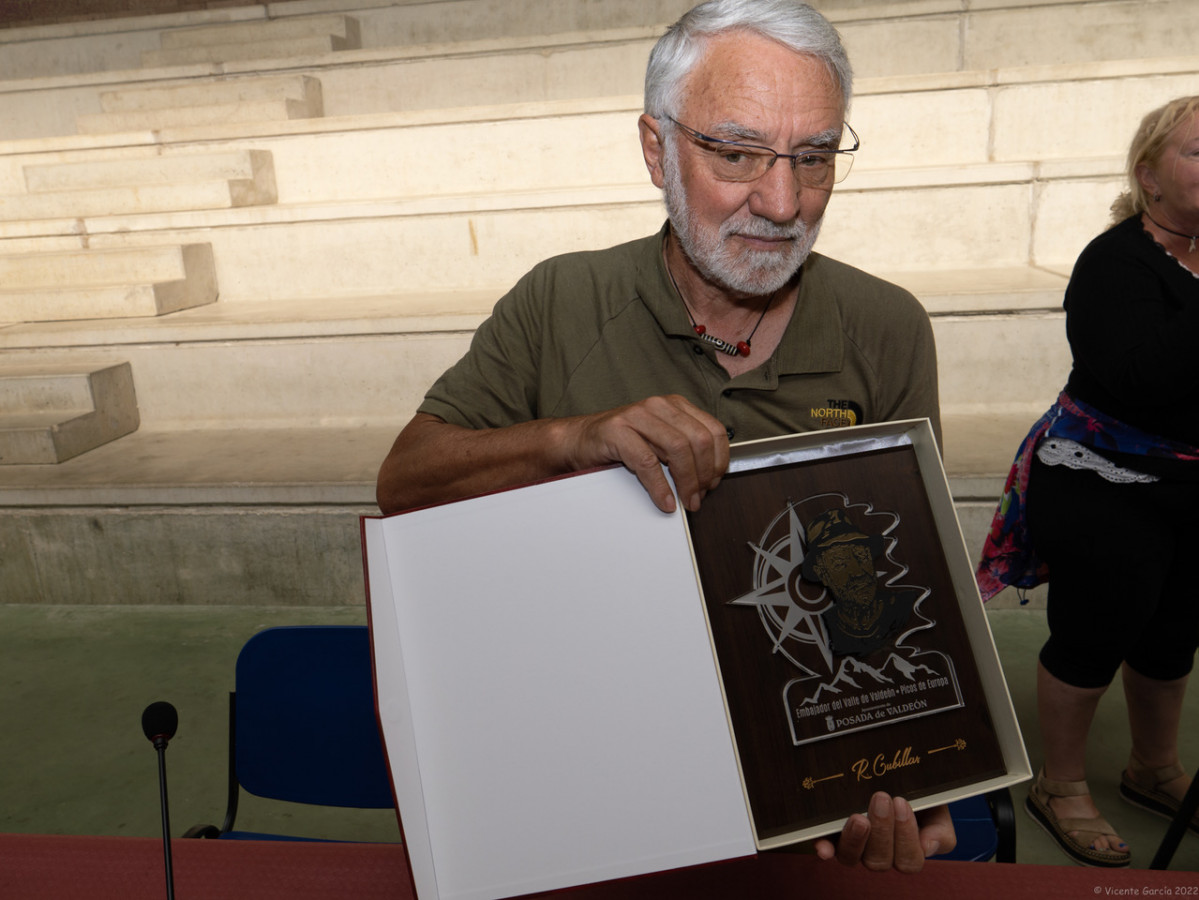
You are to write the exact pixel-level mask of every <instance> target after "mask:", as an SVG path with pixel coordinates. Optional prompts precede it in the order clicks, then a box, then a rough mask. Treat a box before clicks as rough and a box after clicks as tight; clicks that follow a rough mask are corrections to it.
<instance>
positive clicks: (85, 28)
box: [0, 0, 1199, 92]
mask: <svg viewBox="0 0 1199 900" xmlns="http://www.w3.org/2000/svg"><path fill="white" fill-rule="evenodd" d="M690 5H691V2H690V0H657V2H652V3H639V4H627V3H608V4H602V3H594V2H591V3H558V4H554V5H553V6H552V7H551V6H547V5H545V4H542V5H521V4H511V3H509V4H496V3H495V2H494V0H440V2H429V3H419V4H414V3H376V2H370V3H353V4H350V5H349V11H351V12H352V13H353V15H354V18H355V19H357V20H358V21H359V23H360V26H361V28H360V31H361V34H362V45H363V46H364V47H366V48H369V49H370V50H371V51H377V50H379V49H382V48H408V47H412V46H413V45H421V44H423V45H428V46H430V47H433V48H435V50H436V52H439V53H440V52H442V50H443V48H445V47H446V46H447V45H452V44H457V45H466V44H470V43H475V44H479V45H482V44H484V43H485V42H499V41H504V42H507V43H509V44H511V43H522V42H523V43H529V42H533V41H540V42H541V43H550V42H559V43H560V42H562V40H563V38H564V37H567V38H569V39H570V40H572V41H575V42H577V41H578V40H579V38H580V36H581V35H582V36H590V35H596V34H600V33H604V32H613V31H620V30H629V29H641V30H644V31H647V32H649V33H651V34H653V35H655V36H656V35H657V34H660V33H661V32H662V31H663V30H664V29H665V26H666V25H667V24H668V23H670V22H672V21H674V20H675V19H676V18H677V17H678V16H679V15H680V14H681V13H682V12H684V11H685V10H686V9H687V8H688V7H689V6H690ZM820 8H821V11H822V12H824V13H825V15H827V16H828V17H829V18H830V19H831V20H832V21H833V22H834V23H835V24H836V25H837V26H838V28H839V30H840V31H841V32H842V35H843V38H844V40H845V43H846V45H847V46H848V48H849V50H850V53H851V58H852V59H853V61H854V65H855V70H856V71H857V73H858V76H859V77H873V76H878V75H898V74H917V73H925V72H940V71H958V70H972V69H973V70H989V69H996V68H1003V67H1008V66H1013V65H1042V64H1052V63H1061V62H1070V63H1075V62H1079V63H1082V62H1095V61H1101V60H1110V59H1124V58H1137V59H1151V58H1157V57H1165V56H1174V55H1186V54H1191V53H1193V52H1194V41H1193V36H1194V33H1195V30H1196V28H1197V27H1199V8H1197V7H1196V4H1194V2H1192V0H1156V2H1154V3H1145V2H1144V0H1057V2H1053V3H1047V2H1044V0H1024V2H1020V0H1001V2H988V3H987V4H985V5H983V6H979V5H978V4H970V5H969V7H965V6H964V5H963V4H962V3H961V2H959V0H952V2H950V0H933V2H928V0H892V2H886V3H881V2H873V3H860V2H857V0H853V2H846V3H839V2H825V3H821V4H820ZM293 11H294V12H298V13H303V14H304V15H305V16H307V15H310V14H314V13H323V12H330V11H333V12H345V11H347V4H345V3H340V2H336V0H315V2H307V3H302V4H294V3H287V4H263V5H261V6H260V7H250V8H236V9H227V10H213V11H209V12H196V13H191V14H182V15H179V16H173V17H165V18H164V17H148V18H123V19H120V20H115V21H114V20H109V21H104V20H96V21H92V22H80V23H71V24H69V25H63V26H58V27H43V28H36V29H6V30H2V31H0V43H3V44H4V51H3V52H0V81H3V80H6V79H14V80H15V79H29V78H38V77H57V76H63V75H72V74H84V73H94V72H102V71H120V70H135V69H139V68H141V67H142V65H143V64H142V59H141V54H142V53H143V52H151V51H153V50H154V49H155V48H157V47H158V46H159V43H160V35H165V34H169V33H171V31H172V30H173V29H175V28H177V27H179V26H180V25H187V24H196V25H201V24H207V23H210V22H212V21H213V20H217V21H222V22H225V21H230V20H233V21H251V20H254V19H260V18H261V17H263V16H276V17H278V18H277V20H283V19H287V18H290V16H289V13H290V12H293ZM913 47H919V48H920V52H918V53H914V52H912V49H911V48H913ZM350 52H353V51H350ZM641 60H642V63H643V62H644V55H643V56H642V57H641ZM635 68H640V67H635ZM632 75H633V77H636V78H639V77H640V75H641V73H640V72H634V73H632ZM512 80H513V81H514V82H516V81H518V80H519V79H515V78H514V79H512ZM622 92H623V91H622Z"/></svg>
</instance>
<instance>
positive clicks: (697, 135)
mask: <svg viewBox="0 0 1199 900" xmlns="http://www.w3.org/2000/svg"><path fill="white" fill-rule="evenodd" d="M666 118H668V119H670V121H672V122H673V123H674V124H675V125H677V126H678V127H679V128H681V129H682V130H683V133H684V134H686V135H687V136H688V137H689V138H691V139H692V140H694V141H696V142H698V143H705V144H719V145H720V146H722V147H741V148H742V149H745V150H756V151H758V152H759V154H763V155H764V154H770V156H771V159H770V161H769V162H767V163H766V168H764V169H763V170H762V171H761V172H759V173H758V174H757V175H754V176H753V177H752V178H745V179H727V180H730V181H735V182H736V183H739V184H747V183H749V182H751V181H757V180H758V179H759V178H761V177H762V176H763V175H765V174H766V173H767V172H769V171H770V169H771V168H772V167H773V166H774V164H775V163H776V162H778V161H779V158H780V157H781V158H782V159H786V160H789V161H790V163H791V171H792V173H796V177H798V178H799V179H800V180H801V181H802V180H803V177H802V175H799V174H798V173H800V172H802V171H803V170H802V169H799V168H797V167H796V164H797V163H798V162H799V160H801V159H803V158H804V157H805V156H824V157H831V158H832V160H833V181H832V183H833V184H840V183H841V182H842V181H844V180H845V178H846V177H847V176H848V175H849V170H850V169H851V168H852V167H853V156H851V155H850V154H852V153H853V152H854V151H855V150H857V149H858V148H859V147H860V146H862V141H861V139H860V138H859V137H858V133H857V132H856V131H854V130H853V126H852V125H850V124H849V123H848V122H846V123H844V124H845V127H846V128H848V129H849V133H850V134H851V135H852V136H853V146H852V147H846V148H845V149H843V150H841V149H838V150H805V151H804V152H803V153H779V152H778V151H777V150H774V149H772V148H770V147H763V146H762V145H760V144H746V143H744V142H742V141H730V140H726V139H725V138H718V137H712V136H711V135H708V134H704V133H703V132H702V131H696V130H695V129H694V128H692V127H691V126H689V125H684V124H683V123H682V122H680V121H679V120H678V119H676V118H675V117H674V116H667V117H666ZM705 149H709V150H711V148H705ZM711 152H712V153H716V152H717V151H716V150H711ZM838 154H844V155H845V159H846V160H848V161H849V165H847V166H846V167H845V171H844V173H843V174H841V176H840V177H837V172H838V169H839V168H840V167H839V166H837V165H836V159H837V155H838ZM717 177H719V176H717ZM722 180H726V179H722ZM805 183H806V182H805ZM809 186H810V187H819V186H820V184H819V183H816V184H810V185H809Z"/></svg>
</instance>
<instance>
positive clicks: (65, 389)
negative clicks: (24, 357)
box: [0, 362, 139, 466]
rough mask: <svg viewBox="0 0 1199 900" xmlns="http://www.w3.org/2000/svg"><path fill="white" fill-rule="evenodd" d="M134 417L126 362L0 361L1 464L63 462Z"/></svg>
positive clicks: (132, 427)
mask: <svg viewBox="0 0 1199 900" xmlns="http://www.w3.org/2000/svg"><path fill="white" fill-rule="evenodd" d="M138 421H139V420H138V410H137V397H136V394H135V392H134V386H133V372H132V369H131V368H130V366H129V364H128V363H118V364H103V363H97V364H93V365H90V366H88V365H85V364H83V363H81V362H59V363H41V364H37V365H27V366H13V365H3V366H0V465H6V466H13V465H45V464H50V463H61V462H64V461H65V460H68V459H71V458H73V457H76V456H78V455H79V454H81V453H85V452H86V451H88V450H91V449H93V448H95V447H98V446H100V445H102V444H106V443H108V442H110V441H113V440H116V439H117V438H119V437H121V436H123V435H126V434H129V433H130V432H132V431H136V430H137V427H138Z"/></svg>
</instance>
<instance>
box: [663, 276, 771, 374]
mask: <svg viewBox="0 0 1199 900" xmlns="http://www.w3.org/2000/svg"><path fill="white" fill-rule="evenodd" d="M662 262H663V263H664V264H665V265H666V274H667V276H668V277H669V278H670V283H671V284H672V285H674V290H675V293H677V294H678V295H679V299H680V300H682V301H683V309H685V310H686V311H687V318H688V319H690V320H691V330H692V331H694V332H695V333H696V334H697V335H699V338H700V340H702V341H707V342H708V343H709V344H711V345H712V346H713V347H715V348H716V349H717V350H720V351H721V352H723V353H727V354H728V355H729V356H749V351H750V347H751V341H753V337H754V335H755V334H757V333H758V326H759V325H761V324H762V320H763V319H765V318H766V311H767V310H768V309H770V304H771V303H773V302H774V295H773V294H771V295H770V296H769V297H767V298H766V303H765V304H764V305H763V306H762V312H761V314H760V315H759V316H758V321H757V322H755V323H754V327H753V330H752V331H750V333H749V335H748V336H747V337H746V338H745V340H743V341H738V342H737V343H735V344H733V343H730V342H729V341H726V340H723V339H721V338H718V337H716V336H714V335H711V334H708V329H707V328H706V327H705V326H703V325H701V324H699V323H698V322H696V321H695V316H694V315H692V314H691V306H690V305H689V304H688V303H687V298H686V297H685V296H684V295H683V291H682V288H680V287H679V283H678V282H677V281H675V279H674V272H672V271H670V263H669V262H667V261H666V258H665V255H663V258H662Z"/></svg>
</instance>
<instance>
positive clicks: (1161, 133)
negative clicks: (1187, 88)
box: [1112, 96, 1199, 223]
mask: <svg viewBox="0 0 1199 900" xmlns="http://www.w3.org/2000/svg"><path fill="white" fill-rule="evenodd" d="M1197 111H1199V96H1193V97H1179V98H1177V99H1175V100H1171V101H1170V102H1169V103H1167V104H1166V105H1165V106H1161V107H1158V108H1157V109H1155V110H1154V111H1153V112H1151V113H1149V114H1148V115H1147V116H1145V118H1143V119H1142V120H1141V125H1140V127H1139V128H1138V129H1137V133H1136V134H1135V135H1134V136H1133V139H1132V144H1131V145H1130V146H1129V148H1128V165H1127V167H1126V169H1125V173H1124V174H1125V175H1126V176H1127V178H1128V190H1126V191H1124V192H1123V193H1122V194H1120V196H1119V197H1117V198H1116V202H1115V203H1113V204H1112V222H1113V223H1116V222H1123V221H1124V220H1125V219H1127V218H1128V217H1129V216H1135V215H1140V214H1141V213H1144V212H1148V211H1149V204H1150V202H1152V200H1153V198H1152V197H1151V196H1150V195H1149V192H1148V191H1147V190H1145V188H1144V187H1143V186H1142V185H1141V181H1140V179H1139V178H1137V167H1138V166H1142V165H1145V166H1150V167H1152V166H1154V165H1156V164H1157V162H1158V160H1159V159H1161V155H1162V150H1163V149H1164V148H1165V146H1166V141H1168V140H1169V138H1170V135H1171V134H1172V133H1173V132H1174V129H1176V128H1177V127H1178V126H1179V125H1181V124H1182V123H1183V122H1185V121H1188V120H1189V119H1190V118H1191V116H1193V115H1194V114H1195V113H1196V112H1197Z"/></svg>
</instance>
